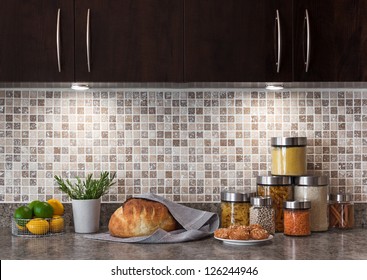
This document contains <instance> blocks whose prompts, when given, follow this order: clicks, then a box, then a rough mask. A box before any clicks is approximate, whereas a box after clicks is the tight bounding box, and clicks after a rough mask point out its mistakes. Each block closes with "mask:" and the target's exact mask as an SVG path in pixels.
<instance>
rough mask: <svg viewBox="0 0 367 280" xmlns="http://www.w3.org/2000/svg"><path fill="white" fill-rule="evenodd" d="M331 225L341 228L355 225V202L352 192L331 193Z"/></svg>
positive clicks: (331, 226) (349, 227)
mask: <svg viewBox="0 0 367 280" xmlns="http://www.w3.org/2000/svg"><path fill="white" fill-rule="evenodd" d="M329 227H330V228H339V229H351V228H353V227H354V204H353V202H352V195H351V194H330V195H329Z"/></svg>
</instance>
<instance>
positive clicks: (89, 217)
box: [54, 171, 116, 233]
mask: <svg viewBox="0 0 367 280" xmlns="http://www.w3.org/2000/svg"><path fill="white" fill-rule="evenodd" d="M115 175H116V173H114V174H113V175H111V176H110V174H109V172H107V171H105V172H101V175H100V178H99V179H92V174H89V175H87V178H86V179H85V181H82V180H81V179H80V178H79V177H76V180H77V182H76V183H74V184H73V183H72V182H70V181H69V179H66V180H63V179H61V178H60V177H59V176H56V175H55V177H54V178H55V180H56V182H57V184H58V185H59V189H60V190H61V191H62V192H63V193H65V194H67V195H68V196H69V197H70V198H71V199H72V201H71V203H72V207H73V220H74V227H75V232H77V233H92V232H97V231H98V229H99V219H100V212H101V197H102V196H103V195H104V194H106V193H108V191H109V188H110V187H111V186H112V185H114V184H115V182H113V180H114V178H115Z"/></svg>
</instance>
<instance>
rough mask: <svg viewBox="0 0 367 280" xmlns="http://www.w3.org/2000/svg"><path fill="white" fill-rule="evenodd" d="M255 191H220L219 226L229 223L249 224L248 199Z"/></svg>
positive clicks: (228, 224) (226, 225) (225, 225)
mask: <svg viewBox="0 0 367 280" xmlns="http://www.w3.org/2000/svg"><path fill="white" fill-rule="evenodd" d="M253 196H255V193H238V192H227V191H224V192H222V193H221V227H229V226H231V225H244V226H248V225H249V220H250V206H251V203H250V199H251V197H253Z"/></svg>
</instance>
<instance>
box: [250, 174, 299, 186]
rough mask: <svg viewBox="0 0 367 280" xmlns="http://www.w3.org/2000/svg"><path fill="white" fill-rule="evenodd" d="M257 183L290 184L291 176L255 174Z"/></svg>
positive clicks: (270, 184)
mask: <svg viewBox="0 0 367 280" xmlns="http://www.w3.org/2000/svg"><path fill="white" fill-rule="evenodd" d="M256 183H257V184H258V185H269V186H272V185H273V186H286V185H292V177H289V176H257V179H256Z"/></svg>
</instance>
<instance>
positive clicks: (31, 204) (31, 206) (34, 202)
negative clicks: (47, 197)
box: [27, 200, 41, 211]
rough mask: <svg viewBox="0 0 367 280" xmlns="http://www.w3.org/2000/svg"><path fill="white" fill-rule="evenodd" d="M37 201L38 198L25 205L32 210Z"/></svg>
mask: <svg viewBox="0 0 367 280" xmlns="http://www.w3.org/2000/svg"><path fill="white" fill-rule="evenodd" d="M38 202H41V201H39V200H33V201H32V202H31V203H29V204H28V205H27V206H28V208H29V209H31V210H32V211H33V207H34V205H36V204H37V203H38Z"/></svg>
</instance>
